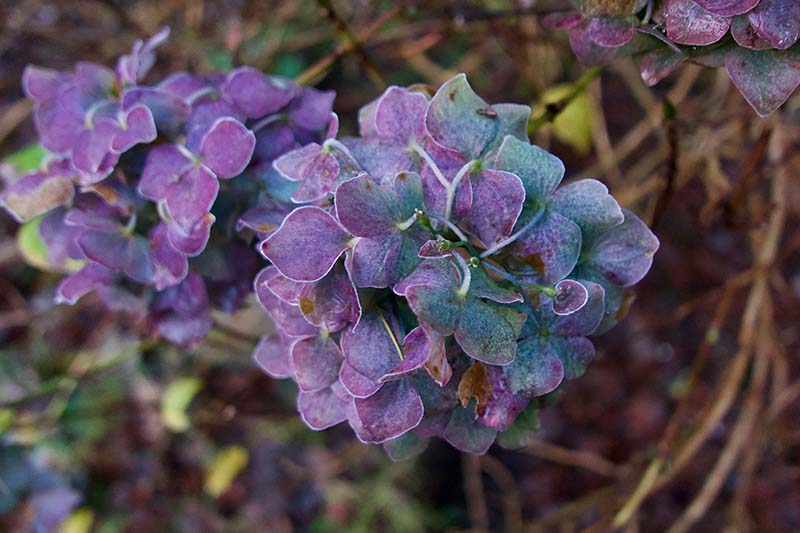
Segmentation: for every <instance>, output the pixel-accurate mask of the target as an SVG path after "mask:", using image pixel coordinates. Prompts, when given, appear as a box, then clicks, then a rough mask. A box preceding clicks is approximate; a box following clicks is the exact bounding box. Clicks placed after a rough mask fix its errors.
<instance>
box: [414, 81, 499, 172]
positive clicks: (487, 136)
mask: <svg viewBox="0 0 800 533" xmlns="http://www.w3.org/2000/svg"><path fill="white" fill-rule="evenodd" d="M487 110H488V111H491V110H490V109H489V104H487V103H486V102H485V101H484V100H483V99H482V98H481V97H479V96H478V95H477V94H475V92H474V91H473V90H472V87H470V85H469V82H468V81H467V77H466V75H464V74H459V75H458V76H455V77H454V78H451V79H450V80H449V81H447V82H445V83H444V84H442V86H441V87H440V88H439V90H438V91H436V94H435V95H434V96H433V98H432V99H431V102H430V105H429V107H428V114H427V117H426V119H425V120H426V126H427V128H428V131H429V132H430V134H431V136H432V137H433V139H434V140H435V141H436V142H438V143H439V144H441V145H443V146H447V147H450V148H455V149H456V150H459V151H460V152H461V153H462V154H464V155H465V156H466V157H468V158H470V159H474V158H475V157H478V156H479V155H481V154H482V153H483V151H484V149H485V148H486V147H487V146H488V145H489V143H490V142H491V141H492V140H493V139H494V138H495V136H496V135H497V130H498V127H499V123H498V120H497V116H496V113H492V112H487Z"/></svg>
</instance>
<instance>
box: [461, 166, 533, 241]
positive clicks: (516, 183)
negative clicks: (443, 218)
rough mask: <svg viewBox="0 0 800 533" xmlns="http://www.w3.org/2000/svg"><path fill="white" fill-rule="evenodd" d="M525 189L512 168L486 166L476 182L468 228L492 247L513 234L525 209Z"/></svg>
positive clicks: (474, 182) (467, 222)
mask: <svg viewBox="0 0 800 533" xmlns="http://www.w3.org/2000/svg"><path fill="white" fill-rule="evenodd" d="M524 201H525V189H524V188H523V185H522V181H521V180H520V179H519V178H518V177H517V176H516V175H514V174H511V173H510V172H504V171H502V170H484V171H483V172H481V173H480V175H479V176H477V177H475V178H474V180H473V185H472V207H471V209H470V212H469V214H468V215H467V216H466V218H465V219H464V224H465V228H466V229H467V230H468V231H469V232H470V233H472V234H473V235H475V236H476V237H478V239H480V241H481V243H482V244H483V246H484V247H485V248H490V247H492V246H494V245H495V244H497V243H498V242H500V241H502V240H503V239H505V238H506V237H508V236H509V235H511V232H512V230H513V229H514V224H516V222H517V218H519V215H520V213H521V212H522V204H523V202H524Z"/></svg>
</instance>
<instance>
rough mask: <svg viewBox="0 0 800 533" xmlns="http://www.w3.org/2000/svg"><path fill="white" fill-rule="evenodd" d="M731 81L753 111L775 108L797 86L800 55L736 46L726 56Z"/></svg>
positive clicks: (787, 51)
mask: <svg viewBox="0 0 800 533" xmlns="http://www.w3.org/2000/svg"><path fill="white" fill-rule="evenodd" d="M725 66H726V67H727V69H728V74H729V75H730V77H731V81H732V82H733V84H734V85H736V88H737V89H739V92H741V93H742V96H744V97H745V99H746V100H747V102H748V103H749V104H750V105H751V106H752V107H753V109H755V111H756V113H758V114H759V115H760V116H762V117H764V116H767V115H769V114H770V113H772V112H773V111H775V110H776V109H778V108H779V107H780V106H781V105H783V103H784V102H785V101H786V100H788V99H789V97H790V96H791V95H792V93H793V92H794V90H795V89H796V88H797V86H798V85H800V54H799V53H798V52H797V51H796V50H794V49H792V50H786V51H783V50H750V49H748V48H743V47H735V48H733V49H732V50H731V51H730V52H728V54H727V56H726V57H725Z"/></svg>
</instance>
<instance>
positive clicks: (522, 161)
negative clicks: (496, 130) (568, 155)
mask: <svg viewBox="0 0 800 533" xmlns="http://www.w3.org/2000/svg"><path fill="white" fill-rule="evenodd" d="M494 168H497V169H500V170H505V171H507V172H511V173H512V174H516V175H517V176H518V177H519V178H520V179H521V180H522V185H523V186H524V188H525V193H526V194H527V196H528V199H536V200H539V201H541V202H544V201H545V199H546V198H547V197H548V196H550V194H551V193H552V192H553V191H554V190H556V187H558V184H559V183H561V180H562V179H563V178H564V163H562V162H561V160H560V159H559V158H557V157H556V156H554V155H553V154H551V153H550V152H547V151H546V150H543V149H542V148H539V147H538V146H536V145H535V144H530V143H528V142H525V141H521V140H519V139H517V138H515V137H511V136H507V137H506V138H505V139H503V143H502V144H501V145H500V148H499V149H498V151H497V156H496V157H495V160H494Z"/></svg>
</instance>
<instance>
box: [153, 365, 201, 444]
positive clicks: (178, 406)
mask: <svg viewBox="0 0 800 533" xmlns="http://www.w3.org/2000/svg"><path fill="white" fill-rule="evenodd" d="M201 387H202V382H201V381H200V380H199V379H197V378H182V379H178V380H175V381H173V382H172V383H170V384H169V385H168V386H167V388H166V390H165V391H164V395H163V396H162V397H161V419H162V420H163V421H164V425H165V426H167V427H168V428H169V429H171V430H172V431H177V432H180V431H186V430H187V429H189V427H190V426H191V422H190V421H189V417H188V415H187V414H186V409H187V408H188V407H189V404H190V403H191V401H192V398H194V396H195V394H197V392H198V391H199V390H200V388H201Z"/></svg>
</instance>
